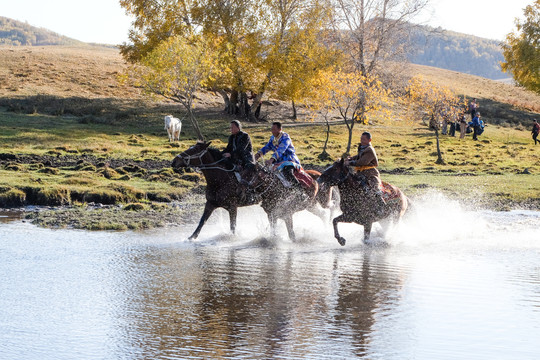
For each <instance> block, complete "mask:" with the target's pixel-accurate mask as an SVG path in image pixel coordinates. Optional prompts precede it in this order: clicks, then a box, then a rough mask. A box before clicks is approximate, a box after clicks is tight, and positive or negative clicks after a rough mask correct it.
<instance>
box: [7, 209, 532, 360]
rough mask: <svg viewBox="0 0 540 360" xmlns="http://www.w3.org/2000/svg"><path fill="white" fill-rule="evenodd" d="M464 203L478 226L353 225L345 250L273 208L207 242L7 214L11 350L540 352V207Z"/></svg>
mask: <svg viewBox="0 0 540 360" xmlns="http://www.w3.org/2000/svg"><path fill="white" fill-rule="evenodd" d="M429 211H430V212H433V211H434V210H433V209H429ZM447 212H448V206H446V207H445V208H444V213H445V214H446V213H447ZM459 214H461V215H459ZM250 215H251V216H260V214H258V213H255V214H253V213H252V214H250ZM452 215H454V216H463V218H462V220H463V219H468V218H471V217H475V218H477V219H481V220H480V222H479V221H476V222H475V223H474V230H475V232H476V235H475V237H471V236H469V234H471V228H470V227H469V228H465V229H463V228H460V229H456V230H445V231H438V232H437V231H436V230H433V228H431V227H432V226H433V222H418V223H415V220H414V219H411V220H409V223H407V224H404V226H403V227H402V228H401V229H400V230H399V231H397V233H396V235H394V237H393V238H392V239H390V243H391V245H390V246H387V247H380V246H372V247H366V246H364V245H363V244H362V241H361V234H362V229H361V227H355V226H351V227H346V226H345V229H344V231H345V232H348V233H349V234H348V236H349V237H350V238H351V241H350V242H349V244H348V245H347V246H346V247H344V248H342V247H340V246H339V245H338V244H337V243H336V242H335V240H334V239H333V236H332V230H331V228H330V227H327V226H325V225H324V224H322V223H321V222H320V221H319V219H317V218H313V217H311V215H299V218H295V220H297V223H298V224H299V225H298V228H299V229H298V233H299V234H303V235H301V239H300V243H298V244H293V243H291V242H289V241H288V240H283V239H282V238H279V237H278V238H266V237H265V232H264V229H263V230H262V231H261V225H260V223H261V222H263V220H264V219H262V218H257V221H251V222H252V223H253V224H254V225H252V226H251V227H249V226H243V227H242V230H241V232H240V235H239V236H228V235H223V228H224V227H225V228H226V226H224V227H222V224H221V223H220V221H219V217H218V220H217V221H214V224H213V225H212V224H211V225H210V226H209V227H208V229H206V230H205V231H206V233H205V234H203V235H204V237H203V240H201V241H197V242H188V241H185V240H184V239H185V237H186V236H187V235H188V234H189V233H190V230H192V229H191V228H188V229H181V230H180V231H178V230H177V229H173V230H171V229H169V230H166V229H165V230H158V231H152V232H141V233H134V232H121V233H117V232H98V233H94V232H84V231H71V230H56V231H53V230H45V229H39V228H36V227H34V226H32V225H29V224H24V223H21V222H12V223H8V224H2V225H0V276H2V279H3V281H2V282H1V283H0V294H1V296H0V354H1V355H0V358H6V359H24V358H27V359H35V358H41V359H74V358H77V359H90V358H91V359H94V358H96V359H97V358H115V359H186V358H204V359H206V358H249V359H253V358H261V359H262V358H264V359H267V358H281V359H297V358H314V359H315V358H317V359H319V358H351V357H359V358H367V359H403V358H414V359H434V358H456V359H471V358H474V359H482V358H484V359H492V358H534V357H535V356H536V355H537V354H538V353H539V352H540V345H539V344H538V343H537V341H536V340H537V339H536V334H538V331H539V330H540V325H539V324H540V311H539V309H540V297H539V289H540V281H539V275H538V265H537V263H538V261H537V259H538V253H539V251H540V243H539V242H538V241H537V235H536V231H537V228H538V225H539V220H540V214H539V213H537V212H510V213H493V212H484V213H475V214H470V213H469V214H466V213H463V211H462V210H460V212H459V213H456V214H452ZM244 216H245V215H244ZM225 220H226V219H225ZM298 220H300V221H298ZM240 221H241V220H240ZM225 223H226V221H225ZM463 223H465V224H466V223H467V222H466V221H461V224H463ZM512 224H519V225H518V226H516V225H512ZM436 225H437V224H436ZM439 226H441V224H439ZM263 228H264V226H263ZM449 232H450V234H449ZM514 234H518V237H514ZM353 239H357V241H356V242H355V241H354V240H353ZM516 324H519V326H517V325H516Z"/></svg>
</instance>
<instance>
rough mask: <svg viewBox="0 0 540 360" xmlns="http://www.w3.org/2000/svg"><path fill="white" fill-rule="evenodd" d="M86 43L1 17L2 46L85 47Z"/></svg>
mask: <svg viewBox="0 0 540 360" xmlns="http://www.w3.org/2000/svg"><path fill="white" fill-rule="evenodd" d="M83 44H84V43H83V42H81V41H78V40H75V39H71V38H68V37H66V36H63V35H60V34H57V33H55V32H52V31H50V30H47V29H43V28H38V27H35V26H31V25H29V24H26V23H24V22H21V21H17V20H13V19H10V18H6V17H3V16H0V45H12V46H20V45H30V46H41V45H83Z"/></svg>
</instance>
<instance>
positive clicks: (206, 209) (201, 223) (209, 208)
mask: <svg viewBox="0 0 540 360" xmlns="http://www.w3.org/2000/svg"><path fill="white" fill-rule="evenodd" d="M215 209H216V207H215V206H214V205H212V204H210V203H209V202H206V205H205V206H204V212H203V214H202V217H201V220H200V221H199V226H197V228H196V229H195V231H194V232H193V234H191V236H190V237H189V240H193V239H196V238H197V236H199V233H200V232H201V229H202V227H203V226H204V223H206V220H208V218H209V217H210V215H212V212H214V210H215Z"/></svg>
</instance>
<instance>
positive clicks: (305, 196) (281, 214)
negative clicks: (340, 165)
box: [250, 164, 333, 240]
mask: <svg viewBox="0 0 540 360" xmlns="http://www.w3.org/2000/svg"><path fill="white" fill-rule="evenodd" d="M306 173H307V174H308V175H309V176H310V177H311V178H310V179H308V181H309V182H310V183H311V184H310V186H309V187H306V188H296V187H294V188H293V187H288V186H286V185H284V184H283V182H282V180H280V176H281V175H280V174H279V173H278V172H277V171H273V170H271V169H269V168H267V167H263V166H261V165H260V164H257V175H256V176H254V177H253V180H252V181H251V182H250V186H251V187H252V188H253V189H254V190H255V191H256V193H258V194H259V195H260V197H261V199H262V203H261V207H262V208H263V209H264V211H265V212H266V214H267V215H268V221H269V222H270V228H271V231H272V234H275V228H276V223H277V220H278V219H282V220H283V221H284V222H285V225H286V227H287V232H288V234H289V238H290V239H291V240H295V239H296V235H295V233H294V228H293V215H294V213H296V212H298V211H302V210H308V211H310V212H312V213H314V214H315V215H318V216H321V214H320V211H319V210H318V208H317V204H319V205H321V206H322V207H323V208H330V207H331V206H332V194H333V192H332V188H331V187H330V186H326V185H323V186H319V184H318V183H317V179H318V178H319V176H320V175H321V173H320V172H318V171H315V170H306Z"/></svg>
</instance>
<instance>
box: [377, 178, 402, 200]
mask: <svg viewBox="0 0 540 360" xmlns="http://www.w3.org/2000/svg"><path fill="white" fill-rule="evenodd" d="M379 189H381V191H382V197H383V199H384V201H386V202H388V201H392V200H397V199H399V192H398V189H397V188H396V187H395V186H393V185H391V184H389V183H387V182H385V181H383V182H382V183H381V184H380V185H379Z"/></svg>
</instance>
